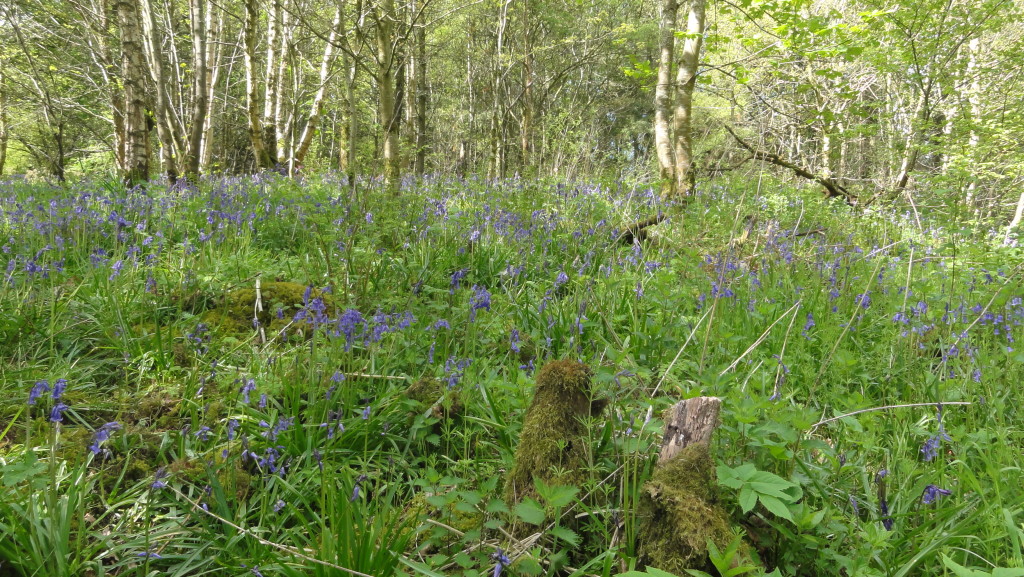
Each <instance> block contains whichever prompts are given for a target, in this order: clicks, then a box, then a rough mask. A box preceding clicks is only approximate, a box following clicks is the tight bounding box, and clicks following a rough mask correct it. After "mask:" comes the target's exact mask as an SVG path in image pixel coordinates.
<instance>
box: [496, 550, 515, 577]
mask: <svg viewBox="0 0 1024 577" xmlns="http://www.w3.org/2000/svg"><path fill="white" fill-rule="evenodd" d="M491 560H492V561H494V572H493V573H492V574H491V577H501V572H502V571H503V570H504V569H505V567H508V566H509V565H511V564H512V561H511V560H510V559H509V558H508V555H506V554H505V552H504V551H502V550H501V549H500V548H499V549H497V550H496V551H495V552H494V553H491Z"/></svg>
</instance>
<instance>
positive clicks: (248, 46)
mask: <svg viewBox="0 0 1024 577" xmlns="http://www.w3.org/2000/svg"><path fill="white" fill-rule="evenodd" d="M259 10H260V9H259V2H258V0H245V21H244V22H243V24H242V41H243V43H244V44H245V55H244V64H245V115H246V118H247V120H248V125H249V126H248V128H249V141H250V142H251V143H252V152H253V156H254V157H255V158H256V169H257V170H261V169H269V168H272V167H273V166H274V163H273V161H272V160H271V158H270V155H269V154H268V153H267V146H266V144H265V143H264V141H263V122H262V119H261V118H260V102H259V92H258V90H259V88H258V87H257V84H256V28H257V26H258V25H259V20H260V12H259Z"/></svg>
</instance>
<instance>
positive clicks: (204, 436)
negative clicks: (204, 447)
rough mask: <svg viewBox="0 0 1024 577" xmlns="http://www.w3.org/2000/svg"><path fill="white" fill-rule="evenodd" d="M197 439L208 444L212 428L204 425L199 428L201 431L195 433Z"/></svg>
mask: <svg viewBox="0 0 1024 577" xmlns="http://www.w3.org/2000/svg"><path fill="white" fill-rule="evenodd" d="M195 437H196V438H197V439H199V440H200V441H203V442H206V441H209V440H210V427H207V426H206V425H203V426H202V427H199V430H198V431H196V432H195Z"/></svg>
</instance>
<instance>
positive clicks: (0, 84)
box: [0, 56, 11, 175]
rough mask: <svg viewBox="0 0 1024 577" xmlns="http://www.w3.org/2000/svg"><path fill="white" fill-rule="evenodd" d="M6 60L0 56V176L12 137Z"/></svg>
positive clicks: (5, 162)
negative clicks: (8, 143)
mask: <svg viewBox="0 0 1024 577" xmlns="http://www.w3.org/2000/svg"><path fill="white" fill-rule="evenodd" d="M4 66H5V64H4V59H3V56H0V175H3V173H4V165H5V164H7V141H8V139H9V138H10V136H11V131H10V130H11V129H10V120H9V117H8V116H7V75H6V72H5V71H4Z"/></svg>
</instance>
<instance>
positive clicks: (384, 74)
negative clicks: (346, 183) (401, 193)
mask: <svg viewBox="0 0 1024 577" xmlns="http://www.w3.org/2000/svg"><path fill="white" fill-rule="evenodd" d="M375 13H376V39H377V88H378V92H379V94H378V106H379V108H378V113H379V114H380V121H381V124H382V128H383V131H384V133H383V135H382V137H383V141H384V142H383V147H382V148H383V155H384V183H385V186H387V188H388V189H389V190H390V191H391V192H392V193H394V194H397V193H398V185H399V179H400V178H401V167H400V163H401V157H400V145H399V141H398V135H399V133H398V130H399V120H400V119H399V117H398V114H397V112H398V110H397V108H398V107H397V102H396V93H395V92H396V91H395V68H396V66H395V64H396V63H395V47H396V46H395V45H396V38H395V22H396V18H395V3H394V0H382V2H381V3H380V6H379V7H378V8H376V9H375Z"/></svg>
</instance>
